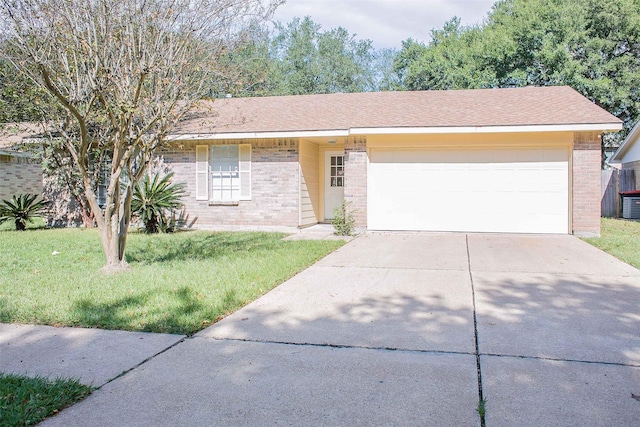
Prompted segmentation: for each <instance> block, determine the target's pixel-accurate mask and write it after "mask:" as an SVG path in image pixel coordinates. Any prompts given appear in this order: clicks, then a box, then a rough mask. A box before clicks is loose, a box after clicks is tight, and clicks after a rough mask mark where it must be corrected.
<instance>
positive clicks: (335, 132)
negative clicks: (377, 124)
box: [167, 130, 349, 141]
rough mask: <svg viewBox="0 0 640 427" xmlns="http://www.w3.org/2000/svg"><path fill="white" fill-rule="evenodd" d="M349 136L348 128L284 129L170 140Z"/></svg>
mask: <svg viewBox="0 0 640 427" xmlns="http://www.w3.org/2000/svg"><path fill="white" fill-rule="evenodd" d="M340 136H349V131H348V130H317V131H292V132H288V131H283V132H242V133H198V134H181V135H170V136H169V138H167V140H169V141H184V140H190V141H192V140H205V139H207V140H215V139H261V138H265V139H266V138H312V137H328V138H330V137H340Z"/></svg>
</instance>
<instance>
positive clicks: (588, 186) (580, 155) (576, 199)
mask: <svg viewBox="0 0 640 427" xmlns="http://www.w3.org/2000/svg"><path fill="white" fill-rule="evenodd" d="M601 144H602V142H601V140H600V135H599V133H598V132H576V133H575V134H574V139H573V170H572V174H573V176H572V182H573V190H572V191H573V194H572V197H573V199H572V200H573V205H572V213H573V215H572V216H573V218H572V219H573V230H572V232H573V234H575V235H578V236H599V235H600V175H601V172H600V169H601V166H600V165H601Z"/></svg>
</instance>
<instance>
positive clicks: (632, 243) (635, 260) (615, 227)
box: [584, 218, 640, 268]
mask: <svg viewBox="0 0 640 427" xmlns="http://www.w3.org/2000/svg"><path fill="white" fill-rule="evenodd" d="M584 240H585V241H586V242H588V243H591V244H592V245H593V246H595V247H597V248H600V249H602V250H603V251H605V252H607V253H609V254H611V255H613V256H615V257H616V258H618V259H621V260H622V261H624V262H626V263H628V264H631V265H632V266H634V267H636V268H640V221H630V220H625V219H613V218H602V229H601V232H600V237H595V238H589V239H584Z"/></svg>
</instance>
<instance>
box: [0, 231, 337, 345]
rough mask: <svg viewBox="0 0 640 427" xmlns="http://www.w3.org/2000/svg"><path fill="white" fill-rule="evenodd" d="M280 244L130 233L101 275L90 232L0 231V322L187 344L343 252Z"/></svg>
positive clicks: (275, 239)
mask: <svg viewBox="0 0 640 427" xmlns="http://www.w3.org/2000/svg"><path fill="white" fill-rule="evenodd" d="M283 237H284V235H283V234H279V233H250V232H247V233H231V232H224V233H212V232H204V231H189V232H183V233H176V234H160V235H145V234H141V233H131V235H130V236H129V241H128V245H127V260H128V261H129V263H130V264H131V267H132V268H131V270H130V271H126V272H123V273H118V274H113V275H105V274H103V273H102V272H100V268H101V267H102V266H103V265H104V255H103V253H102V249H101V246H100V239H99V236H98V233H97V231H96V230H86V229H59V230H27V231H23V232H16V231H0V253H2V256H1V257H0V271H2V274H1V275H0V322H5V323H11V322H15V323H28V324H45V325H55V326H84V327H95V328H103V329H120V330H128V331H149V332H168V333H178V334H193V333H195V332H197V331H199V330H201V329H203V328H205V327H207V326H209V325H210V324H212V323H214V322H216V321H217V320H219V319H221V318H222V317H224V316H225V315H227V314H229V313H231V312H233V311H235V310H237V309H238V308H240V307H242V306H243V305H245V304H247V303H248V302H250V301H252V300H254V299H256V298H257V297H259V296H260V295H262V294H264V293H266V292H267V291H269V290H270V289H272V288H273V287H275V286H277V285H278V284H280V283H282V282H283V281H285V280H286V279H288V278H290V277H292V276H293V275H295V274H296V273H298V272H300V271H301V270H303V269H305V268H306V267H308V266H309V265H311V264H312V263H314V262H315V261H317V260H319V259H321V258H322V257H324V256H325V255H327V254H328V253H330V252H331V251H333V250H335V249H336V248H338V247H339V246H341V245H342V244H343V242H341V241H333V240H332V241H325V240H323V241H282V238H283Z"/></svg>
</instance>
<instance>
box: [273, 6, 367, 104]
mask: <svg viewBox="0 0 640 427" xmlns="http://www.w3.org/2000/svg"><path fill="white" fill-rule="evenodd" d="M321 28H322V27H321V26H320V25H319V24H316V23H315V22H313V21H312V20H311V18H310V17H308V16H307V17H305V18H304V19H300V18H295V19H293V20H292V21H291V22H289V23H288V24H286V25H283V24H281V23H277V24H276V33H277V35H276V36H275V37H274V38H273V40H272V48H271V49H272V50H271V56H272V58H273V59H274V61H275V67H274V69H273V72H272V75H271V76H270V78H271V79H272V80H273V81H274V82H275V84H274V94H277V95H285V94H286V95H302V94H313V93H335V92H363V91H366V90H371V88H372V83H373V73H372V70H371V68H370V64H371V62H372V59H373V47H372V43H371V41H370V40H356V38H355V35H351V34H349V32H348V31H347V30H346V29H344V28H342V27H338V28H335V29H332V30H329V31H322V29H321Z"/></svg>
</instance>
